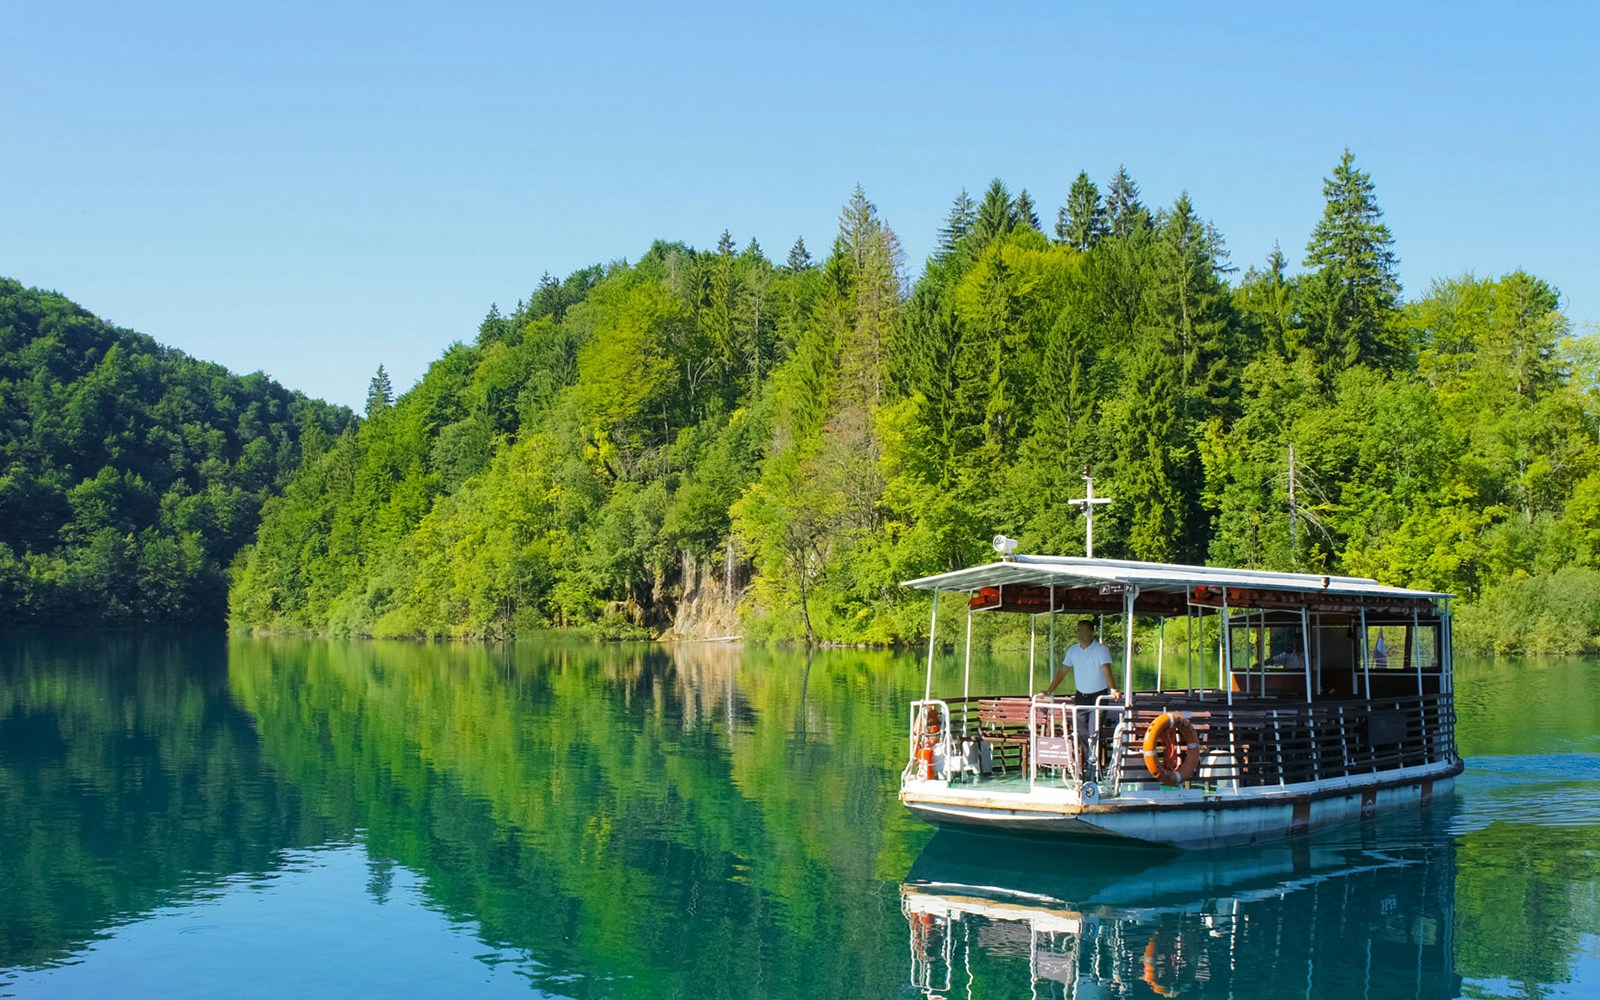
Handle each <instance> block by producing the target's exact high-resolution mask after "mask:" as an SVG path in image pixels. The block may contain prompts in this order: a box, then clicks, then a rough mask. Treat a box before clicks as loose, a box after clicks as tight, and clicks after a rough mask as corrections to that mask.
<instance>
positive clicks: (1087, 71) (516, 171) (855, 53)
mask: <svg viewBox="0 0 1600 1000" xmlns="http://www.w3.org/2000/svg"><path fill="white" fill-rule="evenodd" d="M769 6H771V5H765V4H751V3H730V4H727V5H722V6H710V5H703V4H696V3H674V4H659V3H651V4H643V5H634V4H631V3H623V2H613V3H608V4H565V5H561V6H556V7H550V8H546V9H540V8H538V7H536V6H534V5H529V4H522V3H506V4H482V3H478V4H472V3H456V4H443V3H439V4H424V3H410V2H399V3H388V4H372V5H365V6H364V5H357V4H329V3H322V2H319V3H307V2H304V0H287V2H272V3H253V4H228V3H213V2H193V3H170V2H163V0H156V2H153V3H138V4H129V3H77V2H72V0H59V2H50V3H44V2H27V0H20V2H17V3H13V4H9V5H7V6H6V8H5V16H4V18H3V23H0V205H3V208H0V274H5V275H8V276H11V277H15V278H17V279H19V280H21V281H23V282H24V283H26V284H32V285H39V286H43V287H47V288H54V289H57V290H59V291H61V292H63V293H65V294H66V295H68V296H70V297H72V298H74V299H76V300H78V301H80V302H82V303H83V304H84V305H85V306H87V307H88V308H90V309H92V310H94V311H95V312H97V313H100V314H101V315H103V316H106V317H107V318H109V319H111V320H113V321H115V322H117V323H120V324H122V325H125V326H130V327H133V328H135V329H138V330H141V331H143V332H145V333H148V334H150V335H152V336H154V337H156V338H157V339H158V340H161V341H164V342H166V343H169V344H173V345H175V346H177V347H180V348H182V349H184V350H186V351H189V352H191V353H193V354H196V355H199V356H201V357H205V358H209V359H214V360H217V361H220V362H222V363H224V364H226V365H228V366H229V367H231V368H234V369H236V370H239V371H251V370H255V369H262V370H264V371H266V372H268V373H269V374H271V375H272V376H274V377H276V378H278V379H280V380H281V381H283V382H285V383H286V384H288V385H290V386H292V387H295V388H299V389H303V390H305V391H306V392H309V393H312V394H314V395H319V396H323V397H326V398H328V399H331V400H335V401H339V402H344V403H350V404H357V403H359V402H360V400H361V399H362V397H363V395H364V393H365V388H366V383H367V379H368V378H369V377H370V375H371V374H372V371H373V370H374V369H375V368H376V367H377V365H378V363H379V362H382V363H384V364H385V365H387V366H388V368H389V370H390V372H391V373H392V374H393V376H394V380H395V384H396V385H397V386H398V387H405V386H409V385H410V384H411V383H412V382H413V381H414V380H415V379H416V378H418V377H419V376H420V375H421V373H422V371H423V370H424V369H425V368H426V366H427V364H428V362H429V361H430V360H432V359H433V358H434V357H436V356H437V355H438V354H439V352H440V351H441V350H442V349H443V348H444V347H445V345H447V344H448V343H449V342H450V341H452V340H458V339H460V340H470V339H471V337H472V336H473V335H474V334H475V332H476V327H477V323H478V321H479V320H480V319H481V318H482V316H483V314H484V313H485V312H486V311H487V309H488V307H489V304H490V303H491V302H496V301H497V302H499V303H500V304H501V305H502V307H506V306H509V305H511V304H514V303H515V302H516V301H517V300H518V299H519V298H522V297H525V296H526V295H527V294H528V293H529V292H530V291H531V290H532V288H533V287H534V284H535V282H536V280H537V279H538V276H539V274H540V272H542V271H545V270H548V271H550V272H552V273H554V274H557V275H564V274H566V273H567V272H569V271H571V270H572V269H574V268H577V267H580V266H583V265H586V264H589V263H593V262H597V261H604V260H610V259H614V258H617V257H627V258H630V259H633V258H636V257H637V256H638V255H639V254H640V253H641V252H642V251H643V250H644V249H645V248H646V247H647V246H648V245H649V242H650V241H651V240H652V239H654V238H656V237H666V238H673V239H682V240H685V241H687V242H690V243H693V244H696V245H709V244H711V243H713V242H714V241H715V239H716V237H717V235H718V233H720V232H721V231H722V229H723V228H725V227H726V228H728V229H731V230H732V231H733V233H734V235H735V237H736V238H737V239H738V240H739V241H740V243H741V244H742V243H743V242H744V241H745V240H747V239H748V238H750V237H751V236H755V237H757V238H758V239H760V240H761V243H762V245H763V246H764V247H766V248H767V250H768V252H769V253H770V254H773V255H781V254H782V253H783V252H785V251H786V250H787V248H788V246H789V244H790V243H791V242H792V241H793V240H794V237H795V236H796V235H804V236H805V238H806V241H807V243H808V244H810V245H811V246H812V247H813V248H814V249H817V250H822V249H825V248H826V247H827V245H828V243H829V241H830V240H831V236H832V230H833V226H834V219H835V216H836V214H837V212H838V208H839V206H840V205H841V204H842V202H843V201H844V199H845V198H846V196H847V195H848V194H849V191H850V189H851V188H852V186H853V185H855V184H856V183H857V182H858V181H859V182H860V183H861V184H862V185H863V186H864V187H865V188H866V191H867V193H868V195H869V196H870V197H871V198H872V199H873V200H875V201H876V202H877V203H878V205H879V206H880V208H881V209H882V211H883V213H884V215H885V217H886V218H887V219H888V220H889V222H890V224H891V225H893V226H894V227H895V229H896V230H897V231H898V232H899V234H900V236H901V238H902V240H903V242H904V244H905V247H906V250H907V252H908V258H909V260H910V262H911V265H912V270H913V272H915V271H917V270H920V266H921V261H922V259H923V257H924V256H925V255H926V253H927V252H928V250H929V248H930V246H931V244H932V241H933V235H934V230H935V228H936V227H937V225H938V223H939V221H940V219H941V218H942V216H943V215H944V213H945V211H946V209H947V207H948V205H949V202H950V199H951V198H952V197H953V196H954V195H955V193H956V192H957V191H958V190H959V189H960V188H961V187H963V186H966V187H968V188H969V189H972V190H974V191H975V192H976V191H979V190H981V189H982V187H983V186H984V185H985V184H986V183H987V182H988V180H989V179H990V178H991V177H993V176H996V175H999V176H1001V177H1003V178H1004V179H1005V180H1006V181H1007V182H1008V183H1009V184H1010V185H1011V187H1012V189H1013V190H1015V189H1016V188H1018V187H1026V188H1028V189H1029V190H1030V192H1032V193H1033V195H1034V197H1035V199H1036V201H1037V202H1038V203H1039V205H1040V208H1041V214H1042V215H1046V216H1048V217H1049V218H1053V217H1054V212H1055V208H1056V206H1057V205H1058V204H1059V203H1060V202H1061V200H1062V199H1063V197H1064V196H1065V193H1066V189H1067V186H1068V184H1069V183H1070V181H1071V179H1072V177H1073V176H1074V175H1075V174H1076V173H1077V171H1078V170H1079V169H1087V170H1088V171H1089V172H1090V174H1091V175H1092V176H1093V177H1095V178H1096V179H1097V180H1099V181H1101V182H1102V183H1103V182H1104V180H1105V178H1106V177H1107V176H1109V175H1110V173H1111V172H1112V171H1113V170H1115V168H1116V166H1117V164H1118V163H1126V164H1127V165H1128V169H1129V170H1130V172H1131V173H1132V174H1133V176H1134V178H1135V179H1136V180H1137V181H1138V182H1139V183H1140V185H1141V186H1142V188H1143V190H1144V194H1145V196H1146V200H1147V201H1149V202H1152V203H1164V202H1170V201H1171V199H1173V198H1174V197H1176V196H1177V194H1178V193H1179V191H1180V190H1183V189H1187V190H1188V191H1189V192H1190V194H1191V195H1192V197H1193V198H1194V200H1195V203H1196V205H1197V207H1198V208H1199V210H1200V211H1201V212H1202V213H1203V214H1204V215H1206V216H1209V217H1210V218H1212V219H1213V220H1214V221H1215V222H1216V223H1217V225H1218V226H1219V227H1220V229H1221V230H1222V232H1223V234H1224V235H1225V236H1226V237H1227V240H1228V244H1229V247H1230V249H1231V250H1232V252H1233V257H1234V260H1235V262H1236V263H1238V264H1240V265H1245V264H1248V263H1251V262H1254V261H1258V260H1260V259H1261V258H1263V257H1264V256H1265V254H1266V253H1267V251H1268V250H1269V249H1270V248H1271V246H1272V243H1273V241H1274V240H1278V241H1281V243H1282V244H1283V246H1284V248H1285V250H1286V251H1287V252H1288V253H1289V255H1290V256H1291V258H1292V259H1293V260H1294V261H1295V262H1296V263H1298V261H1299V259H1300V257H1301V255H1302V253H1303V248H1304V245H1305V240H1306V236H1307V234H1308V233H1309V231H1310V229H1311V226H1312V225H1313V224H1314V222H1315V220H1316V218H1317V216H1318V214H1319V213H1320V211H1321V179H1322V177H1323V176H1324V175H1325V174H1326V173H1327V172H1328V170H1329V169H1330V168H1331V167H1332V165H1333V164H1334V162H1335V161H1336V160H1337V158H1338V156H1339V153H1340V151H1341V150H1342V149H1343V147H1344V146H1346V145H1348V146H1350V147H1351V148H1352V149H1353V150H1354V151H1355V153H1356V157H1357V162H1358V163H1359V164H1360V165H1361V166H1362V167H1363V168H1365V169H1367V170H1369V171H1370V172H1371V173H1372V175H1373V179H1374V181H1375V182H1376V184H1377V192H1378V198H1379V200H1380V202H1381V204H1382V205H1383V206H1384V208H1385V210H1386V211H1387V220H1388V222H1389V225H1390V226H1391V228H1392V229H1393V231H1394V234H1395V236H1396V238H1397V241H1398V251H1399V254H1400V258H1401V263H1402V278H1403V280H1404V283H1405V286H1406V290H1407V293H1408V294H1414V293H1419V292H1422V291H1424V290H1425V289H1426V288H1427V286H1428V284H1429V283H1430V282H1431V281H1432V280H1433V279H1434V278H1436V277H1440V276H1449V275H1455V274H1459V273H1462V272H1464V271H1469V270H1470V271H1474V272H1476V273H1478V274H1497V273H1500V272H1503V271H1506V270H1509V269H1512V268H1517V267H1523V268H1527V269H1528V270H1531V271H1533V272H1534V273H1536V274H1538V275H1540V276H1542V277H1544V278H1546V279H1547V280H1549V281H1551V282H1552V283H1553V284H1555V285H1557V286H1558V287H1559V288H1561V289H1562V291H1563V292H1564V293H1565V295H1566V302H1567V311H1568V314H1569V315H1570V316H1571V317H1572V318H1573V319H1574V320H1575V321H1577V322H1579V323H1584V322H1590V321H1594V320H1596V319H1600V272H1597V268H1596V253H1595V246H1596V237H1595V234H1596V233H1597V232H1600V194H1597V188H1596V184H1595V182H1596V179H1597V166H1600V116H1597V113H1596V102H1597V96H1600V70H1597V60H1596V58H1595V47H1596V44H1597V41H1600V13H1597V7H1596V6H1595V5H1582V4H1570V5H1540V4H1520V5H1514V6H1513V5H1506V4H1492V5H1491V4H1464V3H1463V4H1441V5H1438V6H1436V7H1424V6H1421V5H1414V4H1401V3H1394V2H1387V3H1381V4H1373V5H1363V4H1351V3H1340V4H1318V5H1298V4H1281V3H1274V4H1259V5H1249V6H1244V5H1240V6H1229V7H1227V8H1226V9H1225V10H1219V9H1216V5H1211V4H1194V3H1186V4H1170V5H1167V4H1135V5H1122V4H1094V5H1074V4H1066V3H1052V4H1038V5H1017V4H990V5H978V4H971V3H963V4H934V3H915V4H909V3H908V4H904V5H887V4H886V5H879V6H877V7H875V8H874V9H872V10H863V9H858V8H857V5H854V4H837V5H828V6H816V7H811V8H809V9H808V8H807V6H806V5H798V4H792V5H786V6H784V7H782V8H777V7H773V8H772V9H767V8H769ZM1047 221H1048V219H1047Z"/></svg>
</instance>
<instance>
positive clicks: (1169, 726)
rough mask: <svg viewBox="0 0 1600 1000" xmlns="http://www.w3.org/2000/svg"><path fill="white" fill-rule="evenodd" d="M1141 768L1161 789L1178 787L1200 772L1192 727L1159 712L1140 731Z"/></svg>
mask: <svg viewBox="0 0 1600 1000" xmlns="http://www.w3.org/2000/svg"><path fill="white" fill-rule="evenodd" d="M1144 766H1145V767H1146V768H1147V769H1149V771H1150V773H1151V774H1152V775H1154V776H1155V778H1156V780H1157V781H1159V782H1161V783H1162V784H1163V785H1181V784H1183V783H1184V782H1186V781H1188V780H1189V779H1190V778H1193V777H1194V772H1195V771H1197V770H1199V768H1200V737H1199V736H1197V735H1196V734H1195V731H1194V723H1192V722H1190V721H1189V720H1188V719H1186V718H1184V717H1183V716H1181V715H1179V714H1178V713H1177V712H1162V713H1161V714H1160V715H1158V716H1156V717H1155V718H1154V719H1152V720H1150V726H1149V728H1147V729H1146V730H1145V731H1144Z"/></svg>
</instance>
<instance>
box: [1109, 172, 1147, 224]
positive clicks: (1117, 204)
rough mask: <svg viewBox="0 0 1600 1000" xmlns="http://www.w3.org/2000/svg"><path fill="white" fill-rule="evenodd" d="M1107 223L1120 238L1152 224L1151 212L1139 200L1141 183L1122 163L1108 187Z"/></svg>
mask: <svg viewBox="0 0 1600 1000" xmlns="http://www.w3.org/2000/svg"><path fill="white" fill-rule="evenodd" d="M1106 223H1107V225H1108V227H1109V228H1110V231H1111V235H1112V236H1115V237H1117V238H1119V239H1127V238H1128V236H1130V235H1131V234H1133V233H1134V232H1135V231H1137V230H1139V229H1143V228H1145V227H1146V226H1148V225H1149V224H1150V213H1149V211H1147V210H1146V209H1145V207H1144V203H1143V202H1141V201H1139V185H1138V184H1135V183H1134V181H1133V178H1132V177H1129V176H1128V168H1127V167H1124V166H1121V165H1118V167H1117V173H1116V176H1114V177H1112V178H1111V184H1110V185H1109V186H1108V187H1107V188H1106Z"/></svg>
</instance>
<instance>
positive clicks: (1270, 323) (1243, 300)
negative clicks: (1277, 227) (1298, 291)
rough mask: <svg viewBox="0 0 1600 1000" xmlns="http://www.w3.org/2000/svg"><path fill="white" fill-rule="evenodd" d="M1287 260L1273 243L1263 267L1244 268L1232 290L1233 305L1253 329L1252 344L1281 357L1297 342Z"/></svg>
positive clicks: (1291, 353)
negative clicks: (1253, 339)
mask: <svg viewBox="0 0 1600 1000" xmlns="http://www.w3.org/2000/svg"><path fill="white" fill-rule="evenodd" d="M1288 272H1289V260H1288V258H1287V257H1285V256H1284V254H1283V249H1282V248H1281V247H1279V246H1278V244H1277V243H1274V244H1272V252H1271V253H1269V254H1267V264H1266V269H1265V270H1257V269H1256V267H1255V266H1254V265H1251V267H1250V268H1249V269H1248V270H1247V271H1245V273H1244V277H1243V278H1242V279H1241V280H1240V282H1239V288H1238V290H1237V291H1236V292H1235V293H1234V304H1235V305H1236V306H1237V307H1238V310H1239V312H1240V314H1241V316H1242V317H1243V319H1244V320H1245V322H1246V323H1247V324H1248V325H1249V326H1251V327H1253V328H1254V331H1255V333H1254V337H1255V339H1256V340H1257V341H1258V343H1257V344H1256V345H1254V346H1256V347H1258V348H1259V349H1263V350H1267V351H1270V352H1272V353H1274V354H1277V355H1279V356H1282V357H1290V356H1292V355H1293V354H1294V353H1295V351H1296V349H1297V348H1298V344H1299V331H1297V330H1295V329H1294V327H1295V323H1296V318H1295V303H1294V294H1295V288H1294V284H1293V282H1292V281H1291V280H1290V278H1289V273H1288Z"/></svg>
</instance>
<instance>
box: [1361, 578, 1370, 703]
mask: <svg viewBox="0 0 1600 1000" xmlns="http://www.w3.org/2000/svg"><path fill="white" fill-rule="evenodd" d="M1361 681H1362V684H1363V685H1364V686H1365V687H1366V689H1367V692H1366V693H1367V700H1368V701H1371V700H1372V660H1371V659H1370V658H1369V657H1368V656H1367V602H1366V601H1362V602H1361Z"/></svg>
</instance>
